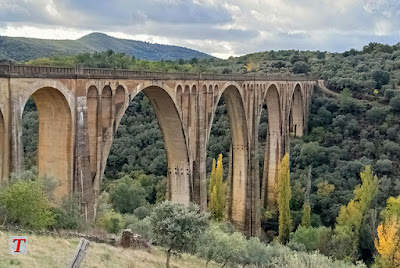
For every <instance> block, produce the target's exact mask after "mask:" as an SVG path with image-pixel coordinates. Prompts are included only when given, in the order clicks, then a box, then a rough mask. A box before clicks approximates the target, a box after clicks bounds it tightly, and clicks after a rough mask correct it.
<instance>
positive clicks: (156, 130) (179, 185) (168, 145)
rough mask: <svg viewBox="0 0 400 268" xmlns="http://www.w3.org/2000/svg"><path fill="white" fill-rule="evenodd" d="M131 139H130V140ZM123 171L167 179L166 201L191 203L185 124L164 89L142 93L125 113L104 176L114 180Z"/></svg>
mask: <svg viewBox="0 0 400 268" xmlns="http://www.w3.org/2000/svg"><path fill="white" fill-rule="evenodd" d="M177 94H178V92H177ZM177 96H178V95H177ZM128 135H129V136H131V138H129V139H127V136H128ZM120 171H122V172H126V173H130V172H132V171H142V172H144V173H145V174H147V175H152V174H153V175H157V176H165V177H167V180H166V181H167V185H166V198H167V199H170V200H173V201H175V202H180V203H184V204H188V203H189V202H190V191H191V189H192V188H191V187H192V186H191V184H190V181H189V178H190V174H189V158H188V153H187V146H186V141H185V136H184V133H183V128H182V122H181V119H180V116H179V114H178V111H177V109H176V106H175V103H174V101H173V100H172V98H171V97H170V95H169V94H168V93H167V92H166V91H165V90H164V89H162V88H160V87H157V86H151V87H147V88H145V89H143V90H142V92H140V93H139V94H137V95H136V96H135V97H134V99H133V101H132V102H131V103H130V104H129V106H128V108H127V110H126V111H125V114H124V116H123V117H122V119H121V123H120V125H119V127H118V130H117V131H116V135H115V137H114V141H113V144H112V146H111V151H110V155H109V157H108V159H107V166H106V170H105V176H106V177H107V178H111V179H112V178H114V179H115V178H116V175H117V174H118V172H120Z"/></svg>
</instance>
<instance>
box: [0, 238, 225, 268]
mask: <svg viewBox="0 0 400 268" xmlns="http://www.w3.org/2000/svg"><path fill="white" fill-rule="evenodd" d="M11 235H26V234H23V233H19V232H2V231H0V268H5V267H7V268H8V267H21V268H25V267H26V268H28V267H29V268H36V267H38V268H39V267H40V268H46V267H51V268H57V267H62V268H65V267H66V266H67V264H68V263H69V262H70V260H71V258H72V257H73V255H74V253H75V250H76V248H77V246H78V243H79V238H71V237H68V238H63V237H55V236H45V235H32V234H30V235H27V236H28V254H27V255H12V254H9V248H8V242H9V237H10V236H11ZM165 260H166V259H165V254H164V252H163V250H162V249H161V248H157V247H152V249H151V252H150V253H149V252H146V251H145V250H139V249H138V250H135V249H124V248H121V247H113V246H110V245H106V244H99V243H94V242H91V243H90V246H89V248H88V250H87V254H86V256H85V259H84V261H83V263H82V265H81V267H82V268H95V267H96V268H113V267H123V268H142V267H143V268H151V267H160V268H162V267H165ZM171 267H176V268H184V267H188V268H195V267H205V261H204V260H201V259H199V258H197V257H195V256H191V255H186V254H184V255H182V256H181V257H179V258H178V257H177V258H172V262H171ZM208 267H210V268H212V267H217V266H215V265H213V264H209V266H208Z"/></svg>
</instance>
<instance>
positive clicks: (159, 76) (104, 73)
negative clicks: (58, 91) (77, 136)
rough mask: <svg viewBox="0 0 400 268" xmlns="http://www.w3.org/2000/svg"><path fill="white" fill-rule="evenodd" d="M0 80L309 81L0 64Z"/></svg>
mask: <svg viewBox="0 0 400 268" xmlns="http://www.w3.org/2000/svg"><path fill="white" fill-rule="evenodd" d="M0 77H33V78H36V77H39V78H40V77H50V78H83V79H85V78H108V79H154V80H216V81H309V80H316V79H313V78H311V77H307V76H300V75H297V76H296V75H293V76H283V75H278V74H266V75H262V76H261V75H249V74H210V73H183V72H182V73H169V72H156V71H146V70H125V69H112V68H83V67H81V66H77V67H65V66H35V65H27V64H12V63H10V64H0Z"/></svg>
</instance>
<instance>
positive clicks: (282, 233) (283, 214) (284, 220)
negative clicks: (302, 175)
mask: <svg viewBox="0 0 400 268" xmlns="http://www.w3.org/2000/svg"><path fill="white" fill-rule="evenodd" d="M290 197H291V192H290V177H289V154H288V153H286V154H285V156H284V157H283V159H282V161H281V164H280V168H279V176H278V187H277V203H278V215H279V237H278V239H279V241H281V242H282V243H286V242H287V241H288V239H289V234H290V231H291V229H292V219H291V217H290V207H289V202H290Z"/></svg>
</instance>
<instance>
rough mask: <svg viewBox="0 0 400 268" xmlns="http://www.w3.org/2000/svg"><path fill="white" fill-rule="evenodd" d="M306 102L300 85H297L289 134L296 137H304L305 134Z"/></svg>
mask: <svg viewBox="0 0 400 268" xmlns="http://www.w3.org/2000/svg"><path fill="white" fill-rule="evenodd" d="M303 107H304V101H303V94H302V91H301V86H300V84H296V85H295V88H294V91H293V94H292V98H291V107H290V113H289V133H290V134H291V135H292V136H294V137H301V136H303V132H304V109H303Z"/></svg>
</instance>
